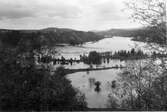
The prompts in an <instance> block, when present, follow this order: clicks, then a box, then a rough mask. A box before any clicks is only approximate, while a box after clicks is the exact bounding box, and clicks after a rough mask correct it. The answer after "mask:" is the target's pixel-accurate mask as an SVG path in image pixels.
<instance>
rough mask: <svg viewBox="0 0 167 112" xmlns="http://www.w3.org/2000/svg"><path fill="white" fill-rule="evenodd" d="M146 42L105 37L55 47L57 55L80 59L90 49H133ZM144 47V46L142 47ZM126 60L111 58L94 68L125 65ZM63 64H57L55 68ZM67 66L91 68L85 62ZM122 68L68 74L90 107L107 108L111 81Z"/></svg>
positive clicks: (68, 77)
mask: <svg viewBox="0 0 167 112" xmlns="http://www.w3.org/2000/svg"><path fill="white" fill-rule="evenodd" d="M144 45H145V44H144V43H142V42H135V41H132V40H131V38H127V37H113V38H105V39H102V40H99V41H96V42H87V43H85V44H83V45H80V46H70V45H64V46H57V47H55V49H56V51H58V52H57V53H56V55H55V57H61V56H63V57H65V58H66V59H70V58H73V59H74V58H76V59H79V56H80V55H83V54H85V55H88V53H89V52H90V51H97V52H106V51H109V52H115V51H119V50H131V49H132V48H135V47H136V46H139V47H141V48H142V47H143V46H144ZM142 49H143V48H142ZM125 64H126V61H120V60H110V61H109V63H102V64H101V65H98V66H97V65H93V68H97V67H112V66H116V65H122V66H124V65H125ZM58 66H62V65H55V68H56V67H58ZM63 66H64V67H65V68H69V69H78V68H89V67H90V66H89V65H87V64H84V63H82V62H81V63H74V64H73V65H63ZM121 71H122V70H121V69H109V70H100V71H87V72H77V73H73V74H69V75H67V76H66V78H67V79H69V80H70V81H71V84H72V86H73V87H74V88H77V89H79V90H80V91H81V92H82V93H83V94H84V95H85V98H86V102H87V104H88V107H89V108H106V107H107V101H108V95H109V94H112V88H111V83H112V81H114V80H116V79H117V77H118V73H120V72H121ZM96 81H99V82H100V90H99V91H97V90H96V89H95V88H96V87H95V84H94V83H95V82H96Z"/></svg>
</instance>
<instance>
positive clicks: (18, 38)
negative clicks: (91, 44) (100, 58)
mask: <svg viewBox="0 0 167 112" xmlns="http://www.w3.org/2000/svg"><path fill="white" fill-rule="evenodd" d="M102 38H104V37H103V36H101V35H97V34H95V33H94V32H83V31H76V30H73V29H65V28H53V27H52V28H46V29H40V30H8V29H0V43H1V44H3V45H9V46H18V45H19V46H21V45H23V46H27V47H38V46H42V45H56V44H60V43H66V44H71V45H75V44H82V43H84V42H88V41H96V40H99V39H102Z"/></svg>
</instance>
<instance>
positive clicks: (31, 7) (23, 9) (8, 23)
mask: <svg viewBox="0 0 167 112" xmlns="http://www.w3.org/2000/svg"><path fill="white" fill-rule="evenodd" d="M123 1H124V0H0V28H10V29H13V28H14V29H39V28H46V27H60V28H62V27H64V28H73V29H77V30H85V31H87V30H105V29H110V28H134V27H139V26H140V25H139V24H138V23H134V22H133V21H132V20H130V19H129V13H128V12H127V11H123V9H124V8H125V6H124V3H123Z"/></svg>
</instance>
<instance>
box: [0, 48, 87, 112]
mask: <svg viewBox="0 0 167 112" xmlns="http://www.w3.org/2000/svg"><path fill="white" fill-rule="evenodd" d="M27 50H28V49H27ZM27 50H26V52H22V50H21V49H20V48H14V49H12V48H9V49H8V48H1V49H0V90H1V91H0V110H1V111H2V110H3V111H4V110H5V111H11V110H12V111H22V110H24V111H25V110H27V111H51V110H54V111H55V110H85V109H86V102H85V97H84V95H82V94H81V93H80V92H79V91H78V90H76V89H74V88H73V87H72V85H71V83H70V81H69V80H67V79H66V78H65V77H64V75H65V74H64V72H62V71H63V69H60V70H59V69H58V70H57V71H56V72H55V73H54V74H53V75H51V74H50V72H49V71H48V70H47V69H45V68H41V69H37V68H36V66H35V63H34V54H33V49H32V50H31V49H29V51H27Z"/></svg>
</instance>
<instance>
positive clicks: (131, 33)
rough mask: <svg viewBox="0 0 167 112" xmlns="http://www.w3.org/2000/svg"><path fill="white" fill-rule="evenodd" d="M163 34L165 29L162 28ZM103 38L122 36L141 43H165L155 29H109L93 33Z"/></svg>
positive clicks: (164, 39) (163, 38) (164, 38)
mask: <svg viewBox="0 0 167 112" xmlns="http://www.w3.org/2000/svg"><path fill="white" fill-rule="evenodd" d="M163 32H164V34H165V32H166V27H164V28H163ZM95 33H96V34H97V35H101V36H104V37H113V36H122V37H132V38H133V40H136V41H143V42H154V43H160V44H161V43H163V44H164V43H165V42H166V37H164V36H162V35H161V34H160V32H159V29H158V28H157V27H144V28H138V29H110V30H106V31H99V32H95Z"/></svg>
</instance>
